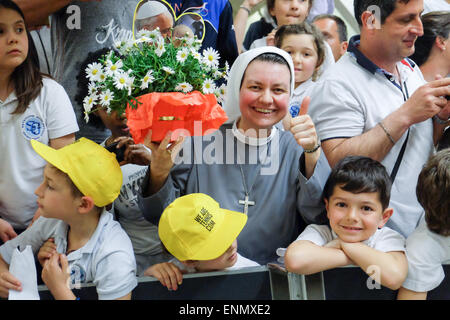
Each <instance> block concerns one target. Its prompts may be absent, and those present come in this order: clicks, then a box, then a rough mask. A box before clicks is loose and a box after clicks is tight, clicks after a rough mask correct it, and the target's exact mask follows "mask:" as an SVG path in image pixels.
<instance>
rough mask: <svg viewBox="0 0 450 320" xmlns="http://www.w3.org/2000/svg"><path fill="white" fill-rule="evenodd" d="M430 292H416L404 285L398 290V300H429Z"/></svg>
mask: <svg viewBox="0 0 450 320" xmlns="http://www.w3.org/2000/svg"><path fill="white" fill-rule="evenodd" d="M427 293H428V292H416V291H412V290H409V289H406V288H404V287H401V288H400V289H399V290H398V294H397V300H427Z"/></svg>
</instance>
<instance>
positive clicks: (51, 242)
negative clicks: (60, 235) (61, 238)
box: [37, 238, 56, 267]
mask: <svg viewBox="0 0 450 320" xmlns="http://www.w3.org/2000/svg"><path fill="white" fill-rule="evenodd" d="M55 253H56V244H55V239H53V238H49V239H48V240H47V241H46V242H45V243H44V244H43V245H42V247H41V248H40V249H39V252H38V254H37V257H38V261H39V263H40V264H41V266H42V267H43V266H44V264H45V261H46V260H48V259H50V258H51V256H52V255H53V254H55Z"/></svg>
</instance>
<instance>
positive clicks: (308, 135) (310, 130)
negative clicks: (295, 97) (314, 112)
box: [283, 96, 318, 150]
mask: <svg viewBox="0 0 450 320" xmlns="http://www.w3.org/2000/svg"><path fill="white" fill-rule="evenodd" d="M310 102H311V98H310V97H308V96H307V97H305V98H304V99H303V101H302V105H301V107H300V113H299V114H298V116H296V117H294V118H292V117H291V115H290V114H289V112H288V113H287V115H286V117H285V118H284V119H283V126H284V129H285V130H286V131H290V132H291V133H292V135H293V136H294V138H295V140H296V141H297V143H298V144H299V145H300V146H301V147H302V148H303V149H304V150H312V149H314V147H316V146H317V141H318V137H317V133H316V127H315V126H314V123H313V121H312V119H311V117H310V116H309V115H308V114H307V113H308V108H309V103H310Z"/></svg>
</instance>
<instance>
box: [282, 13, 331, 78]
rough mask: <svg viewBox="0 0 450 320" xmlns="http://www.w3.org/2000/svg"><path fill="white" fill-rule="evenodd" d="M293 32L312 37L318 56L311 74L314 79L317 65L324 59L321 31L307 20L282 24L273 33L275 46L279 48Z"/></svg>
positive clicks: (316, 73)
mask: <svg viewBox="0 0 450 320" xmlns="http://www.w3.org/2000/svg"><path fill="white" fill-rule="evenodd" d="M293 34H295V35H301V34H307V35H310V36H312V37H313V38H314V46H315V48H316V51H317V57H318V58H317V65H316V68H315V70H314V73H313V76H312V78H313V80H314V81H315V80H317V77H318V76H319V74H318V72H319V67H320V66H321V65H322V64H323V62H324V61H325V43H324V41H325V40H324V38H323V35H322V32H320V30H319V28H317V27H316V26H315V25H311V24H309V23H308V22H303V23H299V24H290V25H284V26H281V27H280V28H279V29H278V30H277V32H276V33H275V46H276V47H278V48H281V46H282V45H283V40H284V39H285V37H287V36H289V35H293Z"/></svg>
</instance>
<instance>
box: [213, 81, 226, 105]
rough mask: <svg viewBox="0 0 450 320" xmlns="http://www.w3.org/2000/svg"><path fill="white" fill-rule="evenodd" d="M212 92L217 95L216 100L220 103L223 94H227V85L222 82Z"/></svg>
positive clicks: (222, 99)
mask: <svg viewBox="0 0 450 320" xmlns="http://www.w3.org/2000/svg"><path fill="white" fill-rule="evenodd" d="M214 94H215V95H216V97H217V101H218V102H220V103H222V102H223V101H224V99H225V95H226V94H227V85H226V84H225V83H223V84H222V85H221V86H220V87H218V88H217V89H216V91H215V92H214Z"/></svg>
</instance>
